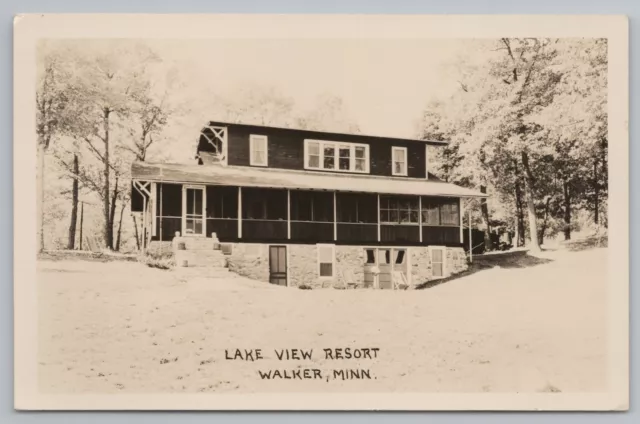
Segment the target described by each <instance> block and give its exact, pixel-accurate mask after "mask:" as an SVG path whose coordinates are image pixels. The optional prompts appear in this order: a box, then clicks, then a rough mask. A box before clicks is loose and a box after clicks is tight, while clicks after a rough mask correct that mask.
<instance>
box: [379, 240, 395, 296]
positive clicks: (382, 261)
mask: <svg viewBox="0 0 640 424" xmlns="http://www.w3.org/2000/svg"><path fill="white" fill-rule="evenodd" d="M378 269H379V270H380V274H379V275H378V285H379V288H381V289H393V280H392V275H391V274H392V271H393V261H392V257H391V249H378Z"/></svg>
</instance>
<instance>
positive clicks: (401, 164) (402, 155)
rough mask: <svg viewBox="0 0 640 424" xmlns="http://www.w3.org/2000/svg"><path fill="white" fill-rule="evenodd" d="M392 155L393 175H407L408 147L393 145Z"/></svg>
mask: <svg viewBox="0 0 640 424" xmlns="http://www.w3.org/2000/svg"><path fill="white" fill-rule="evenodd" d="M391 156H392V159H393V164H392V166H393V168H392V174H393V175H405V176H406V175H407V148H406V147H392V148H391Z"/></svg>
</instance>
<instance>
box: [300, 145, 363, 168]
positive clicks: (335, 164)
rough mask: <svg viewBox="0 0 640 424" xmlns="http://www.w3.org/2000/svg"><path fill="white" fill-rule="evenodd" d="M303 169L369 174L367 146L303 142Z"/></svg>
mask: <svg viewBox="0 0 640 424" xmlns="http://www.w3.org/2000/svg"><path fill="white" fill-rule="evenodd" d="M304 156H305V158H304V167H305V168H306V169H318V170H326V171H339V172H359V173H368V172H369V146H368V145H366V144H356V143H341V142H335V141H322V140H305V141H304Z"/></svg>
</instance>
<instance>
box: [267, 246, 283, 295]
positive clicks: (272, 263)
mask: <svg viewBox="0 0 640 424" xmlns="http://www.w3.org/2000/svg"><path fill="white" fill-rule="evenodd" d="M269 282H270V283H271V284H277V285H279V286H286V285H287V247H286V246H269Z"/></svg>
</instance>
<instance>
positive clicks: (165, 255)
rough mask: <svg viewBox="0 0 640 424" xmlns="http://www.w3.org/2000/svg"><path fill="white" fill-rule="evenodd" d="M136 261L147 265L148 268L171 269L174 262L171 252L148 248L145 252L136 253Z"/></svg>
mask: <svg viewBox="0 0 640 424" xmlns="http://www.w3.org/2000/svg"><path fill="white" fill-rule="evenodd" d="M138 262H141V263H143V264H145V265H147V266H148V267H150V268H158V269H172V268H173V267H174V266H175V264H176V262H175V258H174V256H173V252H171V251H166V252H155V251H151V250H148V251H147V252H145V253H143V254H140V255H138Z"/></svg>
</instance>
